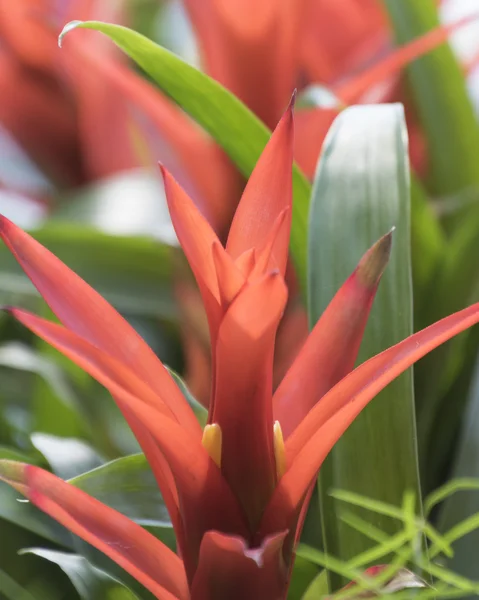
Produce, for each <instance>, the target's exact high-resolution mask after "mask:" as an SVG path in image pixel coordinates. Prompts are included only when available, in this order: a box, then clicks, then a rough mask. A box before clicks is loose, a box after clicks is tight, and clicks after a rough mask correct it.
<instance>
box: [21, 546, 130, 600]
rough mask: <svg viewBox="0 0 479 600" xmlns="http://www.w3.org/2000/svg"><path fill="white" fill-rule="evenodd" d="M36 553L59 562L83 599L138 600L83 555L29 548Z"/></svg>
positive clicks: (51, 560)
mask: <svg viewBox="0 0 479 600" xmlns="http://www.w3.org/2000/svg"><path fill="white" fill-rule="evenodd" d="M22 554H34V555H36V556H40V557H42V558H45V559H46V560H49V561H50V562H53V563H55V564H57V565H58V566H59V567H60V568H61V569H62V570H63V571H64V572H65V573H66V574H67V576H68V577H69V579H70V581H71V582H72V584H73V586H74V587H75V589H76V591H77V592H78V594H79V596H80V598H82V600H137V599H138V596H136V595H135V594H134V593H133V592H132V591H131V590H130V589H128V588H127V587H126V586H125V585H124V584H123V583H121V582H120V581H118V580H117V579H115V578H114V577H112V576H111V575H108V574H107V573H105V572H103V571H101V570H100V569H98V568H97V567H94V566H93V565H91V564H90V563H89V562H88V561H87V560H86V559H85V558H83V556H79V555H78V554H68V553H66V552H58V551H55V550H47V549H45V548H28V549H26V550H23V551H22Z"/></svg>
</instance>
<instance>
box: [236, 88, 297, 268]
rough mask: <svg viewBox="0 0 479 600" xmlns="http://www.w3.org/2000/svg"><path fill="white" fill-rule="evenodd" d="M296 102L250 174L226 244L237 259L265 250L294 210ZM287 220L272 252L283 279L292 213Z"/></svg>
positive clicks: (282, 120)
mask: <svg viewBox="0 0 479 600" xmlns="http://www.w3.org/2000/svg"><path fill="white" fill-rule="evenodd" d="M294 99H295V95H293V98H292V100H291V103H290V105H289V107H288V109H287V111H286V112H285V114H284V115H283V117H282V119H281V121H280V122H279V124H278V126H277V127H276V129H275V130H274V132H273V134H272V136H271V138H270V140H269V142H268V144H267V145H266V147H265V149H264V151H263V153H262V155H261V157H260V159H259V160H258V162H257V164H256V166H255V168H254V171H253V172H252V173H251V177H250V179H249V181H248V183H247V185H246V188H245V190H244V193H243V196H242V197H241V201H240V203H239V205H238V209H237V210H236V213H235V216H234V218H233V222H232V224H231V228H230V233H229V235H228V242H227V244H226V250H227V251H228V253H229V254H230V255H231V256H232V257H233V258H234V259H236V258H237V257H238V256H240V255H241V254H242V253H243V252H244V251H245V250H248V249H249V248H262V247H263V246H264V245H265V243H266V240H267V239H268V236H269V234H270V231H271V226H272V224H273V223H274V222H275V221H276V219H277V218H278V216H279V215H280V213H282V212H283V211H284V210H285V209H291V204H292V197H293V188H292V163H293V142H294V126H293V106H294ZM286 219H287V220H288V226H287V227H284V228H283V229H282V230H281V235H279V236H278V238H277V240H276V243H275V246H274V250H273V256H274V258H275V263H276V264H275V267H276V268H278V269H279V270H280V272H281V273H282V274H283V275H284V272H285V269H286V261H287V259H288V247H289V230H290V224H291V210H289V212H288V214H287V215H286Z"/></svg>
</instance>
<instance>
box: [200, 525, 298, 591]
mask: <svg viewBox="0 0 479 600" xmlns="http://www.w3.org/2000/svg"><path fill="white" fill-rule="evenodd" d="M285 535H286V534H285V533H278V534H276V535H274V536H270V537H268V538H266V539H265V540H264V541H263V542H262V544H261V546H260V547H259V548H254V549H251V548H248V545H247V544H246V543H245V541H244V540H243V539H241V538H238V537H232V536H226V535H223V534H221V533H219V532H217V531H209V532H208V533H207V534H206V535H205V537H204V538H203V541H202V543H201V548H200V558H199V563H198V570H197V572H196V575H195V578H194V580H193V586H192V590H191V598H192V600H205V599H207V600H224V599H225V598H228V600H244V599H245V598H251V599H253V598H283V597H284V589H285V584H286V580H287V576H288V570H287V567H286V565H285V564H284V561H283V558H282V546H283V541H284V538H285ZM219 564H221V568H220V569H218V565H219Z"/></svg>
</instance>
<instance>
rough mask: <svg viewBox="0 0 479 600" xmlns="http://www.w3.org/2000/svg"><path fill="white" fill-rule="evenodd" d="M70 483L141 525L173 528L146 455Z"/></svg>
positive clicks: (118, 461) (123, 460) (127, 458)
mask: <svg viewBox="0 0 479 600" xmlns="http://www.w3.org/2000/svg"><path fill="white" fill-rule="evenodd" d="M70 483H72V484H73V485H75V486H76V487H78V488H80V489H82V490H83V491H84V492H87V493H88V494H90V495H91V496H93V497H94V498H97V500H100V501H101V502H103V503H104V504H107V505H108V506H110V507H112V508H114V509H115V510H118V511H119V512H121V513H123V514H124V515H126V516H127V517H129V518H130V519H132V520H133V521H136V522H137V523H139V524H140V525H151V526H157V527H164V528H171V521H170V517H169V515H168V511H167V510H166V507H165V505H164V503H163V498H162V496H161V494H160V491H159V489H158V484H157V483H156V481H155V478H154V476H153V473H152V472H151V469H150V467H149V465H148V462H147V460H146V458H145V457H144V455H143V454H132V455H131V456H125V457H123V458H118V459H116V460H113V461H111V462H109V463H107V464H105V465H102V466H101V467H98V468H96V469H93V470H91V471H88V472H87V473H83V474H82V475H79V476H77V477H74V478H73V479H70Z"/></svg>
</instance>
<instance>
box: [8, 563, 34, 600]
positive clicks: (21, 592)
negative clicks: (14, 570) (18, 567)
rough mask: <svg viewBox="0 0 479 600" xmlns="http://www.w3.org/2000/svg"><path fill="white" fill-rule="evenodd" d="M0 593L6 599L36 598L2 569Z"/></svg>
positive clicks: (28, 599) (27, 599)
mask: <svg viewBox="0 0 479 600" xmlns="http://www.w3.org/2000/svg"><path fill="white" fill-rule="evenodd" d="M0 593H1V594H2V597H3V598H4V600H35V598H34V597H33V596H32V595H31V594H30V592H29V591H28V590H26V589H25V588H24V587H22V586H21V585H20V584H18V583H17V582H16V581H15V580H14V579H13V578H12V577H10V575H9V574H8V573H6V572H5V571H3V570H2V569H0Z"/></svg>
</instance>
